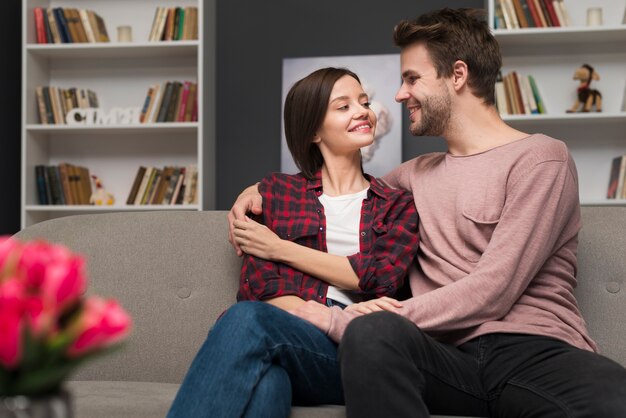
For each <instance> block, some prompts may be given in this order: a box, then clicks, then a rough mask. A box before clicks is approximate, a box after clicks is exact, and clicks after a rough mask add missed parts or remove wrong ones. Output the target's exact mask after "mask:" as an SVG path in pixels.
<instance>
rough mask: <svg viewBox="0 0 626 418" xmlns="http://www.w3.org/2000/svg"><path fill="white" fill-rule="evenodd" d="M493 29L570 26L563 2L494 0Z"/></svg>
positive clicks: (556, 0) (552, 0) (554, 0)
mask: <svg viewBox="0 0 626 418" xmlns="http://www.w3.org/2000/svg"><path fill="white" fill-rule="evenodd" d="M494 24H495V28H496V29H519V28H547V27H554V26H571V24H572V22H571V19H570V15H569V13H568V11H567V8H566V7H565V3H564V1H563V0H496V4H495V22H494Z"/></svg>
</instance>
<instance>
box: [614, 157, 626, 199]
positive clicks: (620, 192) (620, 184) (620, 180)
mask: <svg viewBox="0 0 626 418" xmlns="http://www.w3.org/2000/svg"><path fill="white" fill-rule="evenodd" d="M624 176H626V155H622V156H621V157H620V167H619V174H618V175H617V190H616V191H615V198H616V199H622V198H623V196H624Z"/></svg>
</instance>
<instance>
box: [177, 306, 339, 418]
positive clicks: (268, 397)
mask: <svg viewBox="0 0 626 418" xmlns="http://www.w3.org/2000/svg"><path fill="white" fill-rule="evenodd" d="M292 403H293V404H295V405H316V404H343V391H342V388H341V376H340V372H339V361H338V360H337V345H336V344H335V343H334V342H333V341H331V340H330V339H329V338H328V337H327V336H326V335H324V333H323V332H321V331H320V330H318V329H317V328H316V327H315V326H313V325H312V324H310V323H308V322H306V321H303V320H301V319H299V318H297V317H295V316H293V315H291V314H289V313H287V312H286V311H284V310H282V309H279V308H277V307H275V306H272V305H269V304H267V303H263V302H240V303H237V304H235V305H233V306H232V307H231V308H230V309H228V311H226V313H225V314H224V315H223V316H222V317H221V318H220V319H219V320H218V321H217V322H216V324H215V326H214V327H213V329H212V330H211V331H210V332H209V335H208V336H207V338H206V340H205V342H204V344H203V345H202V347H201V348H200V351H199V352H198V354H197V355H196V358H195V359H194V360H193V362H192V363H191V366H190V368H189V371H188V372H187V376H185V379H184V381H183V384H182V386H181V387H180V389H179V391H178V394H177V395H176V399H175V400H174V403H173V404H172V407H171V409H170V411H169V413H168V417H169V418H174V417H214V418H227V417H259V418H262V417H268V418H270V417H271V418H279V417H288V416H289V413H290V409H291V404H292Z"/></svg>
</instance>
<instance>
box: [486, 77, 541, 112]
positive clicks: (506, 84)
mask: <svg viewBox="0 0 626 418" xmlns="http://www.w3.org/2000/svg"><path fill="white" fill-rule="evenodd" d="M496 107H497V108H498V112H500V114H501V115H530V114H539V113H546V108H545V105H544V103H543V99H542V98H541V95H540V94H539V89H538V88H537V83H536V82H535V79H534V78H533V76H531V75H528V76H523V75H520V74H518V73H517V72H516V71H512V72H511V73H509V74H507V75H506V76H504V77H502V75H501V74H500V75H499V76H498V80H497V81H496Z"/></svg>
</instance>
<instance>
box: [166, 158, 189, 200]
mask: <svg viewBox="0 0 626 418" xmlns="http://www.w3.org/2000/svg"><path fill="white" fill-rule="evenodd" d="M184 179H185V167H181V168H180V171H179V174H178V178H177V179H176V187H174V192H173V193H172V198H171V199H170V202H169V203H170V205H176V204H177V203H178V201H179V199H178V195H179V194H180V191H181V188H182V187H183V180H184Z"/></svg>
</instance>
